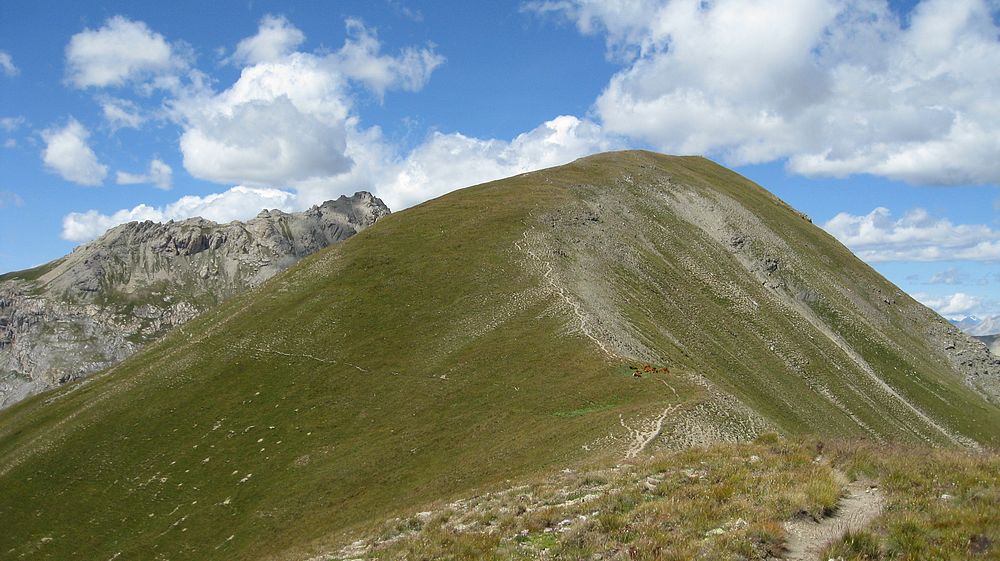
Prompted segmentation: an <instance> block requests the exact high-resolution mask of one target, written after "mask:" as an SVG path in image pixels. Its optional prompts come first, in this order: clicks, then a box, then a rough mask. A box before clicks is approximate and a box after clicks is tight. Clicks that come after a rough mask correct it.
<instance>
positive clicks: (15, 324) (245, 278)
mask: <svg viewBox="0 0 1000 561" xmlns="http://www.w3.org/2000/svg"><path fill="white" fill-rule="evenodd" d="M387 214H389V209H388V208H387V207H386V206H385V204H384V203H383V202H382V201H381V200H379V199H378V198H376V197H374V196H373V195H372V194H371V193H367V192H360V193H356V194H355V195H354V196H352V197H346V196H341V197H340V198H339V199H337V200H334V201H327V202H325V203H323V204H321V205H317V206H314V207H312V208H310V209H308V210H306V211H303V212H297V213H286V212H282V211H280V210H264V211H262V212H261V213H260V214H258V215H257V217H256V218H253V219H251V220H248V221H246V222H237V221H234V222H230V223H228V224H217V223H215V222H212V221H210V220H205V219H203V218H191V219H188V220H183V221H177V222H174V221H171V222H167V223H166V224H160V223H155V222H150V221H146V222H130V223H128V224H122V225H120V226H116V227H115V228H112V229H111V230H108V232H107V233H105V234H104V235H103V236H101V237H100V238H97V239H96V240H94V241H92V242H89V243H87V244H84V245H81V246H79V247H77V248H76V249H74V250H73V252H72V253H70V254H69V255H67V256H65V257H63V258H61V259H58V260H56V261H53V262H51V263H49V264H47V265H43V266H41V267H38V268H35V269H30V270H28V271H20V272H16V273H9V274H6V275H3V276H0V407H6V406H8V405H10V404H12V403H15V402H17V401H20V400H21V399H24V398H25V397H28V396H30V395H32V394H35V393H38V392H40V391H43V390H46V389H48V388H51V387H53V386H56V385H58V384H62V383H65V382H68V381H70V380H75V379H79V378H82V377H84V376H86V375H87V374H90V373H92V372H95V371H97V370H101V369H104V368H107V367H109V366H112V365H114V364H116V363H118V362H120V361H121V360H123V359H125V358H126V357H128V356H129V355H131V354H132V353H134V352H136V350H138V349H139V348H140V347H141V346H142V345H144V344H145V343H148V342H150V341H152V340H154V339H156V338H158V337H160V336H161V335H163V334H164V333H165V332H166V331H167V330H169V329H170V328H172V327H174V326H177V325H180V324H182V323H184V322H186V321H188V320H190V319H191V318H193V317H195V316H197V315H198V314H199V313H200V312H201V311H202V310H204V309H206V308H207V307H209V306H212V305H214V304H216V303H218V302H220V301H222V300H224V299H226V298H228V297H230V296H232V295H234V294H237V293H239V292H241V291H243V290H246V289H248V288H251V287H254V286H257V285H259V284H261V283H262V282H264V281H266V280H267V279H269V278H271V277H272V276H274V275H275V274H277V273H278V272H280V271H282V270H284V269H286V268H288V267H289V266H291V265H292V264H294V263H295V262H296V261H298V260H299V259H301V258H303V257H305V256H307V255H309V254H310V253H313V252H315V251H318V250H320V249H322V248H324V247H326V246H328V245H330V244H333V243H336V242H338V241H341V240H344V239H346V238H348V237H350V236H352V235H354V234H355V233H357V232H359V231H361V230H363V229H365V228H367V227H368V226H371V225H372V224H374V223H375V222H376V221H377V220H378V219H379V218H381V217H383V216H385V215H387Z"/></svg>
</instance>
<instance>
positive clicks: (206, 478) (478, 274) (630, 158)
mask: <svg viewBox="0 0 1000 561" xmlns="http://www.w3.org/2000/svg"><path fill="white" fill-rule="evenodd" d="M179 249H180V248H179ZM192 270H193V271H195V270H197V271H200V268H198V269H192ZM998 388H1000V364H998V363H997V360H996V359H995V358H993V357H992V356H991V355H989V353H988V352H987V351H986V349H985V347H984V346H983V345H982V344H981V343H979V342H976V341H974V340H972V339H970V338H969V337H968V336H967V335H965V334H963V333H961V332H960V331H959V330H958V329H957V328H955V327H954V326H952V325H950V324H949V323H948V322H947V321H946V320H944V319H943V318H941V317H939V316H938V315H936V314H935V313H934V312H932V311H931V310H929V309H928V308H926V307H924V306H923V305H921V304H919V303H918V302H916V301H914V300H913V299H912V298H910V297H909V296H907V295H906V294H904V293H903V292H901V291H900V290H899V289H898V288H896V287H895V286H893V285H892V284H891V283H889V282H888V281H886V280H885V279H884V278H882V277H881V276H880V275H879V274H878V273H876V272H875V271H874V270H872V269H871V268H870V267H868V266H867V265H865V264H864V263H862V262H861V261H859V260H858V259H857V258H855V257H854V255H852V254H851V252H850V251H848V250H847V249H846V248H845V247H843V246H842V245H841V244H840V243H838V242H837V241H836V240H835V239H834V238H833V237H831V236H829V235H828V234H826V233H825V232H823V231H822V230H820V229H819V228H817V227H816V226H814V225H813V224H812V223H811V222H810V221H809V219H808V218H807V217H805V216H803V215H802V214H800V213H799V212H796V211H795V210H794V209H792V208H790V207H789V206H788V205H786V204H784V203H783V202H782V201H780V200H779V199H777V198H776V197H774V196H773V195H771V194H770V193H768V192H767V191H765V190H764V189H762V188H761V187H759V186H757V185H755V184H754V183H752V182H750V181H748V180H747V179H745V178H743V177H741V176H739V175H738V174H736V173H734V172H732V171H729V170H727V169H725V168H723V167H721V166H719V165H717V164H715V163H712V162H711V161H709V160H706V159H703V158H697V157H673V156H663V155H657V154H652V153H648V152H634V151H630V152H616V153H608V154H600V155H596V156H592V157H588V158H584V159H581V160H578V161H576V162H573V163H571V164H569V165H565V166H561V167H557V168H552V169H546V170H541V171H538V172H532V173H526V174H522V175H519V176H516V177H512V178H509V179H505V180H501V181H495V182H492V183H487V184H483V185H479V186H476V187H471V188H468V189H464V190H460V191H457V192H453V193H451V194H448V195H446V196H443V197H441V198H438V199H435V200H432V201H429V202H426V203H424V204H421V205H418V206H416V207H413V208H410V209H407V210H405V211H402V212H398V213H395V214H392V215H389V216H385V217H384V218H381V219H379V220H378V222H377V223H376V224H375V225H374V226H372V227H369V228H366V229H365V230H363V231H361V232H360V233H358V234H357V235H355V236H353V237H351V238H350V239H348V240H346V241H344V242H342V243H338V244H335V245H333V246H331V247H328V248H326V249H324V250H322V251H319V252H317V253H315V254H313V255H311V256H309V257H306V258H304V259H303V260H302V261H300V262H299V263H297V264H296V265H294V266H292V267H291V268H290V269H289V270H287V271H285V272H283V273H281V274H279V275H277V276H275V277H274V278H272V279H270V280H269V281H267V282H265V283H263V284H262V285H260V286H259V287H257V288H256V289H253V290H250V291H247V292H244V293H242V294H240V295H237V296H235V297H233V298H231V299H229V300H227V301H226V302H224V303H222V304H221V305H219V306H216V307H213V308H211V309H210V310H208V311H207V312H205V313H203V314H202V315H201V316H199V317H198V318H197V319H195V320H193V321H191V322H189V323H187V324H185V325H184V326H183V329H174V330H172V331H170V332H169V333H168V334H167V335H166V336H165V337H163V338H161V339H159V340H158V341H156V342H154V343H152V344H150V345H148V346H147V347H145V348H144V349H143V350H142V351H140V352H139V353H138V354H136V355H135V356H133V357H132V358H130V359H128V360H126V361H124V362H122V363H121V364H119V365H117V366H115V367H114V368H111V369H110V370H107V371H105V372H103V373H101V374H98V375H94V376H91V377H89V378H87V379H85V380H83V381H82V382H78V383H74V384H69V385H67V386H65V387H62V388H59V389H57V390H55V391H52V392H49V393H45V394H42V395H39V396H35V397H33V398H30V399H27V400H25V401H23V402H21V403H19V404H16V405H15V406H13V407H10V408H8V409H6V410H4V411H0V488H2V489H3V493H0V518H2V519H3V520H4V526H5V528H4V532H2V533H0V551H3V552H7V554H8V555H9V556H11V557H13V558H17V557H19V556H26V557H30V556H34V557H38V556H41V555H43V553H39V552H44V556H48V557H50V558H58V559H109V558H121V559H153V558H169V559H174V560H184V559H199V560H202V559H227V560H244V559H246V560H249V559H307V558H310V557H312V556H314V555H316V554H318V553H321V552H324V551H331V549H330V548H331V547H334V546H337V545H338V544H344V543H345V540H349V539H350V537H351V535H352V532H353V531H354V530H356V529H358V528H360V527H364V526H366V525H369V524H371V523H372V522H373V521H380V520H384V519H388V518H391V517H394V516H402V515H403V514H404V513H412V512H416V511H418V510H420V511H425V510H429V509H428V508H424V507H425V506H426V505H428V504H431V503H437V504H443V503H444V502H446V501H452V500H454V499H456V498H458V497H461V496H463V494H471V493H474V492H476V490H478V489H483V488H486V487H489V486H495V485H501V484H503V483H504V482H506V481H511V480H518V479H519V478H525V477H530V476H533V475H536V474H543V473H548V472H551V471H552V470H554V469H561V468H563V467H565V466H573V465H579V464H581V463H585V462H596V461H611V462H615V463H621V462H631V461H634V460H636V459H638V458H639V457H641V456H645V455H647V454H649V453H652V452H654V451H657V450H665V449H676V448H683V447H688V446H692V445H697V444H708V443H713V442H719V441H732V440H745V439H750V438H754V437H756V436H757V435H759V434H761V433H765V432H778V433H781V434H785V435H799V434H811V435H821V436H822V437H824V438H826V437H831V438H837V437H850V438H862V439H870V440H873V441H879V442H920V443H930V444H934V445H938V446H952V447H970V448H975V447H980V446H997V445H998V444H1000V409H998V408H997V406H996V405H995V402H996V400H997V399H998V397H1000V391H998ZM990 400H992V401H993V402H992V403H991V401H990ZM637 500H638V499H637ZM703 531H704V530H703ZM315 558H316V559H327V558H330V557H328V556H319V557H315Z"/></svg>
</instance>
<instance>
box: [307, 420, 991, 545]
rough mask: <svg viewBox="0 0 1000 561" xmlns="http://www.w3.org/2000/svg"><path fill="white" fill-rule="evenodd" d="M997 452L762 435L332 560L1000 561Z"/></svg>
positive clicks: (455, 509) (677, 455)
mask: <svg viewBox="0 0 1000 561" xmlns="http://www.w3.org/2000/svg"><path fill="white" fill-rule="evenodd" d="M998 470H1000V456H997V455H996V454H969V453H967V452H960V451H954V450H951V451H946V450H931V449H925V448H921V447H914V448H906V447H888V448H887V447H876V446H874V445H872V444H860V445H859V444H849V443H846V442H827V443H824V442H823V441H819V440H815V439H812V440H809V439H805V440H803V439H793V440H783V439H779V438H777V437H776V436H774V435H764V436H762V437H760V438H758V439H757V441H755V442H753V443H749V444H740V445H720V446H714V447H709V448H694V449H688V450H684V451H680V452H673V453H666V454H662V453H661V454H656V455H654V456H645V457H644V458H642V459H641V460H639V461H638V462H636V463H626V464H618V465H614V466H610V467H604V468H599V467H595V468H590V469H586V468H585V469H579V470H573V469H564V470H562V471H561V472H558V473H556V474H554V475H553V476H551V477H549V478H546V479H541V480H536V481H533V482H530V483H527V484H522V485H516V486H512V487H509V488H506V489H501V490H498V491H496V492H493V493H486V494H483V495H479V496H474V497H469V498H465V499H461V500H457V501H453V502H450V503H447V504H439V505H433V506H431V507H428V509H427V510H425V511H421V512H417V513H414V514H413V515H411V516H408V517H400V518H394V519H392V520H389V521H387V522H385V523H384V524H383V525H382V526H381V527H377V528H375V529H373V530H371V531H370V533H368V534H367V535H364V536H362V537H359V538H358V539H357V540H355V541H354V542H353V543H351V544H349V545H346V546H344V547H343V548H341V549H340V550H338V551H335V552H331V553H326V554H319V555H316V556H314V557H312V558H311V559H310V561H333V560H340V559H386V560H388V559H486V560H508V561H509V560H521V559H525V560H526V559H553V560H556V559H560V560H561V559H566V560H579V559H589V560H595V561H597V560H605V561H609V560H622V561H626V560H627V561H632V560H639V559H642V560H645V559H649V560H660V559H678V560H680V559H686V560H690V559H741V560H806V559H809V560H814V559H837V560H867V561H876V560H882V559H938V560H969V559H996V558H997V556H998V555H1000V543H998V542H1000V533H998V528H1000V511H997V510H996V509H995V508H992V506H991V505H995V504H996V502H997V500H1000V483H998V481H997V480H996V477H995V474H996V473H997V472H998Z"/></svg>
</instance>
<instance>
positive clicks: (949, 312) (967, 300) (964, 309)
mask: <svg viewBox="0 0 1000 561" xmlns="http://www.w3.org/2000/svg"><path fill="white" fill-rule="evenodd" d="M913 297H914V298H916V299H917V300H919V301H920V302H921V303H922V304H924V305H925V306H927V307H928V308H931V309H933V310H934V311H935V312H937V313H939V314H941V315H942V316H944V317H946V318H952V319H958V318H961V317H964V316H967V315H969V314H970V313H972V312H975V311H976V310H978V309H979V308H980V307H981V306H982V305H983V302H982V300H980V299H979V298H977V297H976V296H973V295H971V294H966V293H964V292H956V293H954V294H951V295H948V296H931V295H928V294H924V293H917V294H914V295H913Z"/></svg>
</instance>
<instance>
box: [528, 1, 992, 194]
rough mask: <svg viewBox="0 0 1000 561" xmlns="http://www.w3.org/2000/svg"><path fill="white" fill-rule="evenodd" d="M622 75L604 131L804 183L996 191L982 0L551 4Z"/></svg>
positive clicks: (604, 106)
mask: <svg viewBox="0 0 1000 561" xmlns="http://www.w3.org/2000/svg"><path fill="white" fill-rule="evenodd" d="M527 7H528V9H529V10H533V11H535V12H541V13H547V14H557V15H559V16H560V17H564V18H567V19H569V20H570V21H572V22H574V23H575V24H576V25H577V27H578V28H579V29H580V30H581V31H582V32H584V33H603V34H605V35H606V37H607V41H608V45H609V48H610V50H611V52H612V53H613V54H614V55H615V56H617V57H618V58H619V59H620V60H624V61H625V68H624V69H622V70H621V71H619V72H618V73H616V74H615V75H614V77H613V78H612V79H611V81H610V82H609V84H608V85H607V87H606V88H605V90H604V91H603V92H602V93H601V95H600V96H599V97H598V99H597V101H596V102H595V109H596V114H597V115H598V116H599V117H600V119H601V124H602V125H603V126H604V128H605V129H606V130H608V131H609V132H614V133H619V134H623V135H627V136H629V137H631V138H633V139H637V140H641V141H644V142H648V143H650V144H652V145H654V146H655V147H657V148H658V149H660V150H663V151H667V152H679V153H710V154H720V155H722V156H723V157H724V158H725V159H726V160H727V161H728V162H730V163H733V164H746V163H757V162H766V161H773V160H780V159H785V158H787V161H788V167H789V169H790V170H792V171H794V172H796V173H800V174H805V175H829V176H845V175H849V174H854V173H871V174H876V175H881V176H884V177H889V178H892V179H899V180H904V181H908V182H912V183H925V184H960V183H997V182H1000V167H998V166H996V165H995V155H996V154H997V153H998V152H1000V105H998V104H996V103H993V102H992V101H991V100H992V99H993V98H994V94H993V92H995V91H997V90H998V88H1000V65H997V64H996V61H997V60H1000V39H998V38H1000V27H998V26H997V24H996V23H995V18H994V17H993V16H994V15H995V14H996V12H997V4H995V3H993V2H990V1H989V0H923V1H921V2H920V3H919V4H918V5H917V6H916V7H915V8H914V9H913V11H912V13H910V14H909V15H908V16H907V20H906V21H903V20H901V19H900V17H899V16H897V15H896V14H894V13H893V12H892V10H891V9H890V7H889V5H888V3H887V2H885V1H883V0H877V1H872V0H801V1H797V2H786V1H784V0H714V1H711V2H704V1H701V0H670V1H667V0H621V1H618V2H607V1H605V0H556V1H547V2H544V1H543V2H534V3H530V4H528V5H527Z"/></svg>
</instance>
